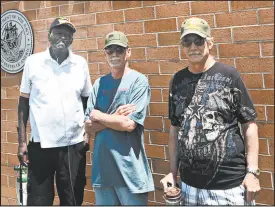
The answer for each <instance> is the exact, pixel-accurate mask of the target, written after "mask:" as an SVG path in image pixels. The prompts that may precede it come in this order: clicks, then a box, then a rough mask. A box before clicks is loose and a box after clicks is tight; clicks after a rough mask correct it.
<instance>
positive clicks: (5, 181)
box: [1, 175, 8, 186]
mask: <svg viewBox="0 0 275 207" xmlns="http://www.w3.org/2000/svg"><path fill="white" fill-rule="evenodd" d="M1 185H5V186H7V185H8V176H6V175H1Z"/></svg>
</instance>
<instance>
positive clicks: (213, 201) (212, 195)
mask: <svg viewBox="0 0 275 207" xmlns="http://www.w3.org/2000/svg"><path fill="white" fill-rule="evenodd" d="M181 189H182V197H183V205H184V206H185V205H186V206H189V205H191V206H195V205H198V206H200V205H251V206H254V205H255V201H252V202H251V203H247V202H246V201H245V188H244V187H243V186H242V185H240V186H237V187H235V188H231V189H226V190H207V189H199V188H194V187H192V186H190V185H187V184H185V183H184V182H181Z"/></svg>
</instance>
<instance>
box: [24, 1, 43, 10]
mask: <svg viewBox="0 0 275 207" xmlns="http://www.w3.org/2000/svg"><path fill="white" fill-rule="evenodd" d="M44 7H45V5H44V2H43V1H24V10H31V9H39V8H44Z"/></svg>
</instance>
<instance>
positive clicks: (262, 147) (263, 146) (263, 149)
mask: <svg viewBox="0 0 275 207" xmlns="http://www.w3.org/2000/svg"><path fill="white" fill-rule="evenodd" d="M259 154H262V155H268V143H267V139H259Z"/></svg>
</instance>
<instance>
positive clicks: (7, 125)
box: [1, 121, 17, 132]
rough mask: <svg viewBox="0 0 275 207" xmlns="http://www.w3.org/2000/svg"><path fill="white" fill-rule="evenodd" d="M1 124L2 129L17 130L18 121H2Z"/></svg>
mask: <svg viewBox="0 0 275 207" xmlns="http://www.w3.org/2000/svg"><path fill="white" fill-rule="evenodd" d="M1 124H2V126H1V130H2V131H10V132H16V127H17V121H2V122H1Z"/></svg>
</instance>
